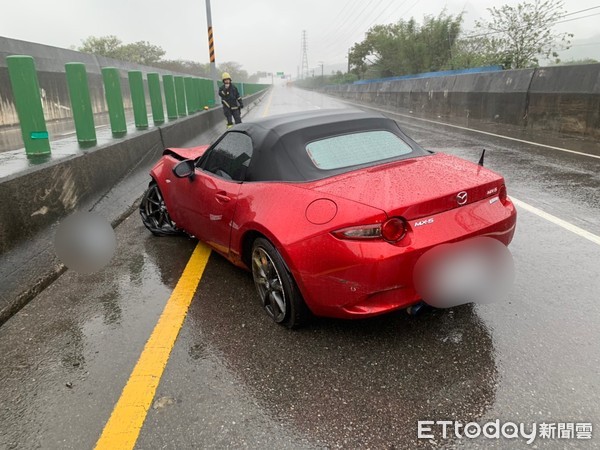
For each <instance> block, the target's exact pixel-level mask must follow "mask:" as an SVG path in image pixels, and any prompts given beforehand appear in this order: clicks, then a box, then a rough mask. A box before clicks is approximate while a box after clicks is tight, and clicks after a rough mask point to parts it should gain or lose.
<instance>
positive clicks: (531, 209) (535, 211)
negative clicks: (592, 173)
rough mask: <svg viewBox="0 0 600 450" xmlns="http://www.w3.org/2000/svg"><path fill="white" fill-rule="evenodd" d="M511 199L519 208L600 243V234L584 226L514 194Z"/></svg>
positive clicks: (595, 242)
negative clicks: (591, 231)
mask: <svg viewBox="0 0 600 450" xmlns="http://www.w3.org/2000/svg"><path fill="white" fill-rule="evenodd" d="M510 199H511V200H512V201H513V203H514V204H515V205H517V206H518V207H519V208H523V209H524V210H526V211H529V212H531V213H533V214H535V215H536V216H539V217H541V218H542V219H546V220H548V221H549V222H552V223H554V224H556V225H558V226H560V227H563V228H564V229H565V230H568V231H570V232H571V233H575V234H576V235H578V236H581V237H583V238H585V239H587V240H588V241H592V242H593V243H594V244H598V245H600V236H596V235H595V234H593V233H590V232H589V231H586V230H584V229H582V228H579V227H578V226H575V225H573V224H571V223H569V222H567V221H566V220H563V219H559V218H558V217H556V216H553V215H552V214H548V213H547V212H545V211H542V210H541V209H538V208H536V207H535V206H531V205H529V204H527V203H525V202H522V201H521V200H518V199H516V198H514V197H513V196H510Z"/></svg>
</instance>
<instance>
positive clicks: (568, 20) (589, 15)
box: [555, 13, 600, 23]
mask: <svg viewBox="0 0 600 450" xmlns="http://www.w3.org/2000/svg"><path fill="white" fill-rule="evenodd" d="M594 16H600V13H595V14H588V15H587V16H581V17H573V18H572V19H567V20H560V21H558V22H555V23H567V22H573V21H574V20H579V19H586V18H588V17H594Z"/></svg>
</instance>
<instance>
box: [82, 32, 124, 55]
mask: <svg viewBox="0 0 600 450" xmlns="http://www.w3.org/2000/svg"><path fill="white" fill-rule="evenodd" d="M122 44H123V41H121V39H119V38H118V37H116V36H112V35H111V36H100V37H96V36H89V37H88V38H86V39H84V40H83V41H82V45H81V46H80V47H79V48H78V49H77V50H78V51H80V52H83V53H91V54H92V55H100V56H106V57H107V58H117V57H118V56H119V48H120V47H121V45H122Z"/></svg>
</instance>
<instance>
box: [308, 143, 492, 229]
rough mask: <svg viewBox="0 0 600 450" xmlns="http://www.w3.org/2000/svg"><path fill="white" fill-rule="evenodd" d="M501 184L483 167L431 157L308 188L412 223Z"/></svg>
mask: <svg viewBox="0 0 600 450" xmlns="http://www.w3.org/2000/svg"><path fill="white" fill-rule="evenodd" d="M502 184H504V180H503V178H502V177H501V176H500V175H498V174H496V173H494V172H492V171H491V170H489V169H486V168H484V167H482V166H479V165H477V164H474V163H471V162H469V161H466V160H463V159H460V158H457V157H454V156H451V155H447V154H444V153H436V154H433V155H430V156H424V157H419V158H412V159H407V160H403V161H398V162H394V163H390V164H385V165H379V166H376V167H371V168H367V169H361V170H357V171H355V172H349V173H346V174H343V175H338V176H335V177H331V178H326V179H323V180H320V181H318V182H315V184H314V186H313V189H315V190H317V191H320V192H323V193H327V194H330V195H335V196H338V197H343V198H346V199H349V200H354V201H357V202H360V203H362V204H366V205H369V206H373V207H376V208H379V209H381V210H383V211H385V212H386V213H387V214H388V215H389V216H390V217H392V216H402V217H404V218H405V219H408V220H412V219H418V218H421V217H426V216H430V215H433V214H437V213H440V212H443V211H447V210H450V209H453V208H458V207H460V206H464V205H468V204H470V203H473V202H477V201H479V200H482V199H484V198H486V197H491V196H494V195H497V194H498V193H499V191H500V186H502ZM459 194H461V195H460V196H459ZM465 194H466V198H463V197H465Z"/></svg>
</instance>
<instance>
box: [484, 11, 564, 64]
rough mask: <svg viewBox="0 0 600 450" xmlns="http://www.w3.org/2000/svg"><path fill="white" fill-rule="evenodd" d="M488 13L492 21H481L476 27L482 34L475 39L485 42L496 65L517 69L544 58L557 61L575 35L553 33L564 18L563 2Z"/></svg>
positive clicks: (491, 59)
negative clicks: (559, 21)
mask: <svg viewBox="0 0 600 450" xmlns="http://www.w3.org/2000/svg"><path fill="white" fill-rule="evenodd" d="M488 11H489V12H490V14H491V19H490V20H489V21H477V22H476V23H475V28H476V30H478V31H480V32H481V33H479V34H476V35H475V36H473V37H474V38H479V39H482V40H483V43H484V47H485V48H484V52H485V54H486V57H487V59H488V60H490V61H492V62H493V63H496V64H502V65H504V66H505V67H510V68H513V69H520V68H524V67H531V66H537V65H538V64H539V58H540V57H541V58H554V59H556V58H557V57H558V53H557V50H566V49H568V48H569V45H570V43H571V42H570V40H569V39H570V38H572V37H573V34H570V33H557V32H554V31H553V27H554V25H555V24H556V23H557V22H558V20H559V19H560V18H561V17H563V16H564V12H563V2H562V0H534V1H533V3H528V2H522V3H519V4H517V5H516V6H510V5H503V6H501V7H500V8H496V7H494V8H488ZM556 62H558V59H556Z"/></svg>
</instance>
